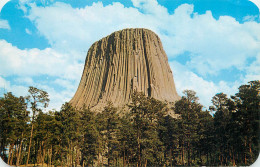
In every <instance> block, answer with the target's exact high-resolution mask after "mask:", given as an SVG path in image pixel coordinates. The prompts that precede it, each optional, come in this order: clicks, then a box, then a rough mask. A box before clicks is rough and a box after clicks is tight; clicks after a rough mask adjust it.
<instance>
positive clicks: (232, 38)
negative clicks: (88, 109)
mask: <svg viewBox="0 0 260 167" xmlns="http://www.w3.org/2000/svg"><path fill="white" fill-rule="evenodd" d="M132 2H133V7H125V6H124V5H122V4H121V3H113V4H111V5H107V6H104V5H103V4H102V2H98V3H93V4H92V5H91V6H85V7H83V8H73V7H71V6H70V5H69V4H65V3H61V2H57V3H53V4H52V5H49V6H37V5H36V4H35V3H30V4H29V6H30V7H29V8H27V6H26V5H24V3H21V4H20V5H21V8H22V9H24V11H25V13H26V17H27V18H29V19H30V20H31V21H32V22H33V23H34V24H35V26H36V28H37V29H38V32H39V34H41V35H42V36H44V37H45V38H46V39H47V40H48V42H49V43H50V45H51V48H46V49H44V50H39V49H25V50H20V49H18V48H16V47H14V46H12V45H11V44H9V43H7V42H6V41H4V40H1V41H0V76H9V75H14V74H16V75H18V76H22V77H33V76H37V75H48V76H55V77H57V79H56V80H54V81H53V82H52V83H51V84H53V85H59V86H61V87H64V88H65V90H64V91H62V92H60V93H58V91H57V90H56V89H55V88H53V87H51V85H50V84H49V85H46V84H45V85H42V88H46V89H47V91H49V92H50V94H51V97H53V98H55V100H57V101H55V105H57V106H58V104H60V102H61V101H62V102H63V101H64V97H68V98H67V100H69V99H70V98H71V97H72V95H73V94H74V92H75V89H76V87H77V86H78V85H77V84H75V83H78V82H77V81H79V79H80V76H81V74H82V70H83V65H84V64H83V62H84V60H85V56H86V53H87V50H88V48H89V47H90V45H91V44H92V43H93V42H95V41H97V40H99V39H100V38H102V37H104V36H106V35H109V34H110V33H112V32H114V31H116V30H120V29H123V28H133V27H143V28H148V29H151V30H153V31H154V32H155V33H157V34H158V35H159V36H160V38H161V40H162V43H163V46H164V49H165V51H166V53H167V55H168V57H169V59H170V60H174V59H177V58H178V56H181V55H182V54H183V53H189V55H188V56H189V61H187V62H186V63H185V64H180V63H178V62H176V61H174V62H171V66H172V68H173V71H174V77H175V82H176V87H177V89H178V91H179V93H181V91H183V90H184V89H193V90H195V91H197V92H198V95H199V97H200V99H201V102H202V104H204V105H209V104H210V99H211V97H212V96H214V95H215V94H216V93H218V92H221V91H223V92H224V93H227V94H234V93H235V92H236V91H237V87H238V86H239V84H241V83H244V82H247V81H248V80H249V79H250V80H254V79H256V78H259V73H260V69H259V60H260V58H259V55H260V24H259V23H257V22H254V21H253V20H252V18H251V17H247V18H245V19H244V21H245V22H243V23H240V22H238V21H236V20H235V19H234V18H232V17H230V16H222V17H220V18H218V19H216V18H214V17H213V16H212V13H211V12H210V11H207V12H206V13H204V14H198V13H195V12H194V6H193V5H190V4H183V5H181V6H179V7H178V8H176V9H175V10H174V11H167V9H166V8H165V7H163V6H161V5H159V4H158V2H157V1H156V0H132ZM23 5H24V6H23ZM170 13H172V14H170ZM0 25H1V23H0ZM248 59H251V60H253V61H252V62H250V63H248V61H247V60H248ZM231 67H235V68H237V69H239V70H242V71H245V73H246V75H245V77H244V78H241V80H240V81H235V82H232V83H231V82H225V81H220V82H218V83H214V82H212V81H206V80H205V79H204V78H203V77H204V76H206V75H216V74H218V73H219V72H220V71H221V70H223V69H228V68H231ZM23 82H30V80H29V79H28V80H27V81H26V80H24V81H23ZM44 86H45V87H44Z"/></svg>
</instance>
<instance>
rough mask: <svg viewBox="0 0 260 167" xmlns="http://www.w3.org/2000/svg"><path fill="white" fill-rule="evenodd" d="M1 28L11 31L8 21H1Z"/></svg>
mask: <svg viewBox="0 0 260 167" xmlns="http://www.w3.org/2000/svg"><path fill="white" fill-rule="evenodd" d="M0 28H2V29H8V30H10V29H11V28H10V25H9V23H8V21H7V20H1V19H0Z"/></svg>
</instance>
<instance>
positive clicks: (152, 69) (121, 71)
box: [70, 29, 180, 110]
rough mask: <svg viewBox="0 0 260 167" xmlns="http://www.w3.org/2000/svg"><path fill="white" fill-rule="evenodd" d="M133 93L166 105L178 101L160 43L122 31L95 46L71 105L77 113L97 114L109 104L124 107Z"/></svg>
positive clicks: (153, 37)
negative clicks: (86, 110)
mask: <svg viewBox="0 0 260 167" xmlns="http://www.w3.org/2000/svg"><path fill="white" fill-rule="evenodd" d="M135 90H136V91H138V92H143V93H144V94H145V95H147V96H151V97H154V98H155V99H158V100H162V101H167V102H174V101H176V100H178V99H179V98H180V97H179V96H178V94H177V92H176V89H175V84H174V80H173V75H172V71H171V69H170V66H169V64H168V58H167V55H166V54H165V51H164V50H163V46H162V43H161V41H160V39H159V37H158V36H157V35H156V34H155V33H154V32H152V31H150V30H147V29H124V30H121V31H117V32H114V33H112V34H111V35H109V36H107V37H105V38H102V39H101V40H99V41H97V42H95V43H94V44H93V45H92V46H91V47H90V49H89V50H88V54H87V58H86V62H85V67H84V71H83V74H82V78H81V81H80V84H79V87H78V89H77V92H76V93H75V95H74V97H73V98H72V99H71V101H70V103H71V104H72V106H74V107H76V108H78V109H81V108H83V107H84V106H85V107H90V108H92V109H94V110H100V109H101V108H103V107H104V106H105V105H106V104H107V102H108V101H111V102H112V103H113V104H114V106H116V107H123V106H124V105H126V104H128V103H129V102H130V101H131V94H132V93H133V92H134V91H135Z"/></svg>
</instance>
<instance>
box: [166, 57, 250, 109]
mask: <svg viewBox="0 0 260 167" xmlns="http://www.w3.org/2000/svg"><path fill="white" fill-rule="evenodd" d="M170 66H171V69H172V71H173V75H174V81H175V85H176V89H177V91H178V94H179V95H183V94H182V91H184V90H186V89H188V90H194V91H195V92H196V93H197V96H198V97H199V99H200V100H199V102H200V103H201V104H203V105H204V106H205V107H206V108H207V107H208V106H210V105H212V104H211V99H212V97H213V96H215V95H216V94H217V93H221V92H223V93H225V94H227V95H229V96H230V95H235V93H237V92H238V87H239V86H240V85H241V84H245V83H241V82H234V83H228V82H225V81H220V82H218V83H214V82H212V81H206V80H204V79H203V78H202V77H199V76H198V75H196V74H195V73H193V72H192V71H190V70H188V69H187V68H186V67H185V66H183V65H181V64H180V63H178V62H176V61H172V62H170Z"/></svg>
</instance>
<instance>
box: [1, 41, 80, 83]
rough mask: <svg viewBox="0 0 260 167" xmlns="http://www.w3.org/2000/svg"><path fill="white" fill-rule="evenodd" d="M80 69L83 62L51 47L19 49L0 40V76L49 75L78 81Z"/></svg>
mask: <svg viewBox="0 0 260 167" xmlns="http://www.w3.org/2000/svg"><path fill="white" fill-rule="evenodd" d="M82 70H83V64H79V63H77V61H76V60H72V59H71V58H70V56H69V55H66V54H61V53H58V52H57V51H55V50H53V49H51V48H46V49H44V50H39V49H29V50H27V49H26V50H20V49H18V48H17V47H14V46H12V45H11V44H10V43H7V42H6V41H4V40H0V76H1V75H2V76H9V75H18V76H39V75H49V76H56V77H62V78H67V79H71V80H76V81H78V80H79V78H80V76H81V72H82Z"/></svg>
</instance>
